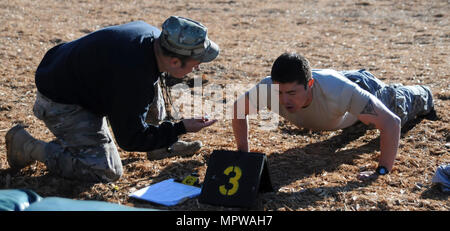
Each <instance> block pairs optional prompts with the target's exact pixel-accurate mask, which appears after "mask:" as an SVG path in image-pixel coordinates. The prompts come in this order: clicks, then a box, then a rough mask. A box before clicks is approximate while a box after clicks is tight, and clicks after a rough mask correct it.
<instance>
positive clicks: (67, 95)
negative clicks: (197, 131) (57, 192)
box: [35, 21, 186, 151]
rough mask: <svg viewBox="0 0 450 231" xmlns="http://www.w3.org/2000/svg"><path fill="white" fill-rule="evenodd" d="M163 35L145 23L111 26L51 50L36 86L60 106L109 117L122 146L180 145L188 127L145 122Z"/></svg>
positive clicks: (137, 148)
mask: <svg viewBox="0 0 450 231" xmlns="http://www.w3.org/2000/svg"><path fill="white" fill-rule="evenodd" d="M160 33H161V31H160V30H159V29H157V28H156V27H153V26H150V25H148V24H147V23H145V22H142V21H137V22H131V23H128V24H123V25H118V26H111V27H106V28H104V29H101V30H98V31H95V32H92V33H90V34H88V35H86V36H84V37H81V38H79V39H77V40H74V41H72V42H68V43H63V44H59V45H57V46H55V47H53V48H51V49H50V50H49V51H48V52H47V53H46V54H45V56H44V58H43V59H42V61H41V63H40V64H39V66H38V68H37V70H36V78H35V81H36V87H37V89H38V90H39V92H41V93H42V94H43V95H45V96H46V97H48V98H50V99H52V100H53V101H55V102H58V103H63V104H77V105H80V106H81V107H83V108H85V109H87V110H89V111H91V112H93V113H95V114H97V115H99V116H107V117H108V119H109V121H110V125H111V128H112V130H113V132H114V136H115V138H116V140H117V143H118V144H119V146H120V147H121V148H122V149H124V150H127V151H150V150H153V149H157V148H161V147H165V146H168V145H170V144H172V143H174V142H175V141H177V139H178V136H179V135H181V134H183V133H185V132H186V130H185V128H184V126H183V124H182V122H179V123H176V124H174V123H170V122H163V123H162V124H160V125H159V126H152V125H150V124H147V123H146V122H145V118H146V115H147V112H148V109H149V106H150V104H151V103H152V101H153V98H154V84H155V83H156V82H157V80H158V78H159V77H160V76H161V72H159V69H158V65H157V62H156V58H155V54H154V51H153V42H154V38H157V37H159V34H160Z"/></svg>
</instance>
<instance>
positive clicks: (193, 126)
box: [182, 118, 217, 132]
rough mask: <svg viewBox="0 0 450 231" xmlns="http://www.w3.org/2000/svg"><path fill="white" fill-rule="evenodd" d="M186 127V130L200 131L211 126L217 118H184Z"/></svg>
mask: <svg viewBox="0 0 450 231" xmlns="http://www.w3.org/2000/svg"><path fill="white" fill-rule="evenodd" d="M182 121H183V124H184V128H186V132H198V131H200V130H202V128H204V127H208V126H211V125H212V124H214V123H215V122H217V120H208V119H205V118H202V119H183V120H182Z"/></svg>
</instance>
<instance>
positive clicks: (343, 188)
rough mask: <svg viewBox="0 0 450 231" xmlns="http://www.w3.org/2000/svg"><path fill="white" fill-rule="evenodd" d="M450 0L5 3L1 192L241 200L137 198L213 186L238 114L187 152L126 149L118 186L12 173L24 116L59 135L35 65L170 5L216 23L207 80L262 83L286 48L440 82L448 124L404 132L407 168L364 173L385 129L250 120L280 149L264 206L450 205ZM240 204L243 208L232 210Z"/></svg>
mask: <svg viewBox="0 0 450 231" xmlns="http://www.w3.org/2000/svg"><path fill="white" fill-rule="evenodd" d="M449 12H450V2H449V1H448V0H433V1H420V0H408V1H375V0H366V1H350V0H348V1H342V0H340V1H334V0H319V1H316V0H314V1H313V0H305V1H294V0H290V1H285V0H283V1H261V0H248V1H232V0H231V1H206V2H205V1H203V0H202V1H181V0H170V1H113V0H92V1H86V0H68V1H56V0H54V1H50V0H41V1H32V0H7V1H4V0H3V1H0V188H1V189H6V188H28V189H32V190H34V191H36V192H37V193H38V194H40V195H41V196H60V197H67V198H73V199H81V200H102V201H108V202H115V203H120V204H124V205H130V206H135V207H147V208H158V209H169V210H230V208H225V207H220V206H212V205H206V204H201V203H199V202H198V199H191V200H187V201H185V202H183V203H182V204H180V205H177V206H173V207H163V206H158V205H155V204H151V203H147V202H144V201H138V200H135V199H132V198H130V197H129V196H128V195H129V194H130V193H131V192H133V191H135V190H137V189H140V188H143V187H145V186H147V185H150V184H152V183H156V182H159V181H162V180H165V179H168V178H171V177H175V178H181V177H184V176H186V175H189V174H190V173H192V172H197V173H199V175H200V181H201V182H202V181H203V179H204V176H205V173H206V169H207V161H208V159H209V156H210V154H211V152H212V151H213V150H216V149H226V150H235V149H236V147H235V145H234V142H233V141H234V138H233V133H232V129H231V121H230V120H223V121H219V122H218V123H216V124H215V125H213V126H211V127H209V128H206V129H204V130H202V131H201V132H199V133H196V134H187V135H184V136H183V137H182V139H184V140H200V141H202V142H203V144H204V147H203V148H202V149H201V151H200V152H199V153H198V154H196V155H194V156H192V157H186V158H180V157H173V158H167V159H163V160H158V161H149V160H147V159H146V154H145V153H138V152H126V151H123V150H120V154H121V157H122V162H123V166H124V176H123V177H122V178H121V179H120V180H119V181H118V182H115V183H114V184H111V183H109V184H103V183H97V184H88V183H82V182H78V181H73V180H67V179H63V178H61V177H58V176H54V175H51V174H50V173H49V172H48V171H47V169H46V167H45V165H43V164H41V163H35V164H33V165H31V166H29V167H27V168H25V169H23V170H22V171H20V172H17V173H14V172H11V171H9V166H8V163H7V161H6V150H5V140H4V136H5V134H6V132H7V131H8V129H9V128H11V127H12V126H13V125H14V124H17V123H24V124H26V125H28V128H27V130H28V131H29V132H30V133H31V134H33V136H35V137H36V138H39V139H42V140H45V141H50V140H52V139H53V138H54V137H53V135H52V134H51V133H50V132H49V131H48V129H47V128H46V127H45V126H44V124H43V123H42V122H41V121H39V120H38V119H37V118H35V117H34V115H33V113H32V107H33V103H34V99H35V95H36V88H35V85H34V73H35V70H36V67H37V65H38V64H39V62H40V60H41V58H42V57H43V55H44V54H45V52H46V51H47V50H48V49H50V48H51V47H53V46H55V45H56V44H58V43H60V42H64V41H70V40H73V39H76V38H78V37H80V36H83V35H85V34H86V33H89V32H92V31H95V30H97V29H99V28H102V27H105V26H109V25H115V24H121V23H125V22H129V21H134V20H143V21H146V22H148V23H149V24H152V25H155V26H158V27H160V25H161V24H162V22H163V21H164V20H165V19H166V18H167V17H168V16H170V15H179V16H187V17H190V18H193V19H196V20H198V21H200V22H202V23H203V24H205V25H206V26H207V27H208V29H209V33H210V34H209V37H210V38H211V39H213V40H214V41H215V42H216V43H217V44H219V45H220V47H221V54H220V56H219V57H218V58H217V60H216V61H214V62H211V63H208V64H204V65H202V67H201V68H202V70H201V71H199V72H195V73H191V74H190V75H189V76H188V78H195V77H199V76H201V75H203V74H205V75H206V77H207V79H208V83H207V84H212V83H214V84H227V83H240V84H252V83H256V82H257V81H259V80H260V79H261V78H262V77H265V76H267V75H269V73H270V68H271V65H272V63H273V61H274V60H275V58H277V57H278V56H279V55H280V54H281V53H283V52H285V51H295V52H298V53H301V54H303V55H304V56H306V57H307V58H308V59H309V60H310V62H311V64H312V66H313V67H314V68H333V69H336V70H348V69H359V68H366V69H367V70H369V71H370V72H372V73H373V74H374V75H375V76H377V77H378V78H380V79H381V80H383V81H385V82H386V83H403V84H405V85H412V84H425V85H428V86H430V87H431V89H432V91H433V96H434V99H435V105H436V110H437V112H438V116H439V117H440V119H439V120H437V121H430V120H426V119H425V120H421V121H418V123H417V124H416V125H415V126H414V127H412V128H411V129H410V130H409V131H407V132H406V133H405V134H403V135H402V139H401V141H400V149H399V153H398V157H397V159H396V162H395V167H394V169H393V171H392V173H390V174H389V175H387V176H383V177H380V178H378V179H377V180H375V181H370V182H363V181H359V180H358V179H357V177H356V176H357V174H358V173H359V172H360V171H363V170H369V169H374V168H375V167H376V166H377V159H378V157H379V154H380V152H379V132H378V131H377V130H373V129H367V130H365V129H364V128H363V127H362V126H359V127H353V128H351V129H347V130H345V131H334V132H309V131H306V130H303V129H298V128H296V127H294V126H293V125H292V124H289V123H287V122H286V121H284V120H281V121H280V123H279V125H278V127H277V128H276V129H275V130H273V131H265V130H262V129H259V128H258V121H257V120H251V121H250V126H251V131H250V141H251V149H252V150H253V151H258V152H262V153H265V154H267V157H268V163H269V169H270V175H271V179H272V182H273V185H274V186H275V191H274V192H269V193H263V194H260V195H259V196H258V198H257V205H256V206H255V208H252V209H254V210H281V211H290V210H394V211H397V210H445V211H448V210H450V202H449V200H448V195H445V194H443V193H441V192H440V191H439V190H438V189H437V188H436V187H434V186H433V185H432V184H431V178H432V176H433V174H434V172H435V170H436V168H437V167H438V166H439V165H442V164H448V163H450V156H449V152H450V125H449V120H450V116H449V113H448V111H447V110H450V70H449V66H450V58H449V57H450V24H449V23H450V22H449V18H450V17H449ZM231 209H235V208H231Z"/></svg>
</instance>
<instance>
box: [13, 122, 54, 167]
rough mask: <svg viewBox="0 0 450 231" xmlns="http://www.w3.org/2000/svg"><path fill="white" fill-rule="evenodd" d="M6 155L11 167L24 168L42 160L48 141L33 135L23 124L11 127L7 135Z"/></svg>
mask: <svg viewBox="0 0 450 231" xmlns="http://www.w3.org/2000/svg"><path fill="white" fill-rule="evenodd" d="M5 143H6V156H7V159H8V163H9V166H10V167H11V169H15V170H19V169H22V168H24V167H26V166H28V165H30V164H31V163H33V161H35V160H40V161H42V159H43V156H44V155H45V145H46V143H45V142H43V141H40V140H37V139H35V138H34V137H32V136H31V135H30V134H29V133H28V132H27V131H25V129H24V127H23V126H22V125H16V126H14V127H13V128H11V129H10V130H9V131H8V132H7V133H6V136H5Z"/></svg>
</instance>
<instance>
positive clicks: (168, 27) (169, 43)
mask: <svg viewBox="0 0 450 231" xmlns="http://www.w3.org/2000/svg"><path fill="white" fill-rule="evenodd" d="M207 33H208V28H206V27H205V26H204V25H202V24H201V23H199V22H197V21H194V20H192V19H189V18H184V17H179V16H170V18H168V19H167V20H166V21H164V23H163V25H162V32H161V36H160V40H161V45H162V46H163V47H164V48H166V49H167V50H169V51H171V52H174V53H176V54H179V55H184V56H190V57H192V58H193V59H196V60H198V61H200V62H203V63H205V62H210V61H212V60H214V59H215V58H216V57H217V56H218V55H219V46H218V45H217V44H216V43H214V42H213V41H211V40H210V39H209V38H208V35H207Z"/></svg>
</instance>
